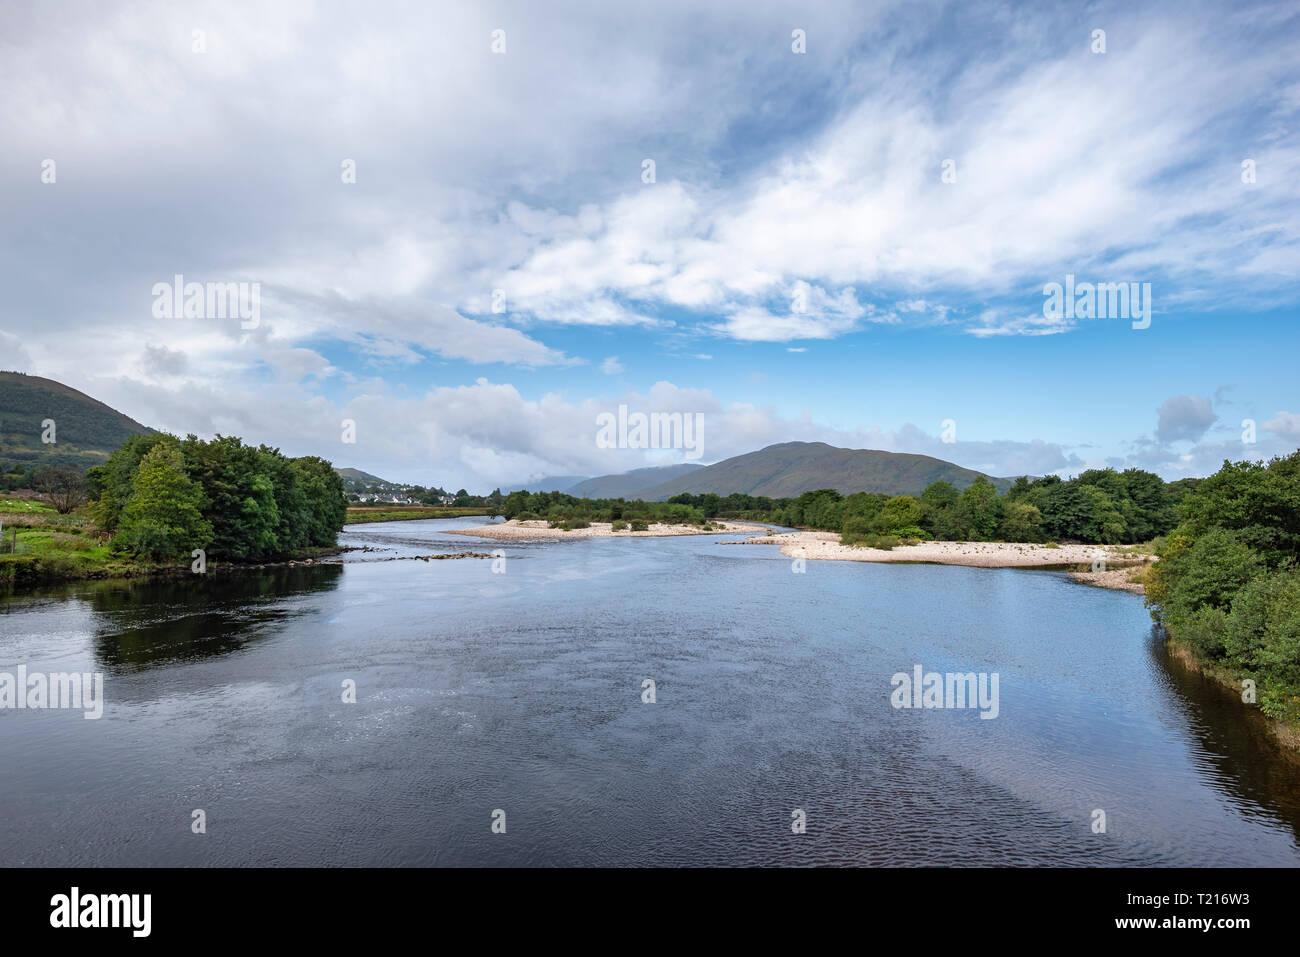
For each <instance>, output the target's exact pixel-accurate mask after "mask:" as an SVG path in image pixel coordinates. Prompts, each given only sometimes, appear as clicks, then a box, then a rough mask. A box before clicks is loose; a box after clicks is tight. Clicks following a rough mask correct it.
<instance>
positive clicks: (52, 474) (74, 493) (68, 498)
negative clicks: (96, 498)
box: [31, 465, 90, 515]
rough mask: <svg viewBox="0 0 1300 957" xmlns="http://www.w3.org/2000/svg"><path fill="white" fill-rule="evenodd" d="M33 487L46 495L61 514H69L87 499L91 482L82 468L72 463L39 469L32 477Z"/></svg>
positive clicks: (47, 499)
mask: <svg viewBox="0 0 1300 957" xmlns="http://www.w3.org/2000/svg"><path fill="white" fill-rule="evenodd" d="M31 483H32V488H33V489H35V490H36V491H38V492H40V493H41V494H42V495H44V496H45V499H46V501H48V502H49V503H50V504H51V505H53V506H54V510H55V511H56V512H58V513H59V514H60V515H67V514H68V513H69V512H71V511H72V510H73V509H75V508H76V507H77V506H79V505H82V504H84V503H85V501H86V497H87V495H88V494H89V492H90V484H89V483H88V482H87V481H86V477H85V476H84V475H82V474H81V470H80V469H78V468H76V467H75V466H71V465H56V466H54V467H51V468H43V469H38V470H37V471H36V472H35V473H34V474H33V475H32V478H31Z"/></svg>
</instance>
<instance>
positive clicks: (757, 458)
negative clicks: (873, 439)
mask: <svg viewBox="0 0 1300 957" xmlns="http://www.w3.org/2000/svg"><path fill="white" fill-rule="evenodd" d="M982 474H983V473H982V472H976V471H974V470H973V469H967V468H962V467H961V466H960V465H954V464H953V463H951V462H945V461H943V460H942V459H936V458H931V457H930V456H928V455H913V454H911V453H908V452H882V451H879V450H877V449H838V448H835V447H834V446H832V445H827V444H826V443H825V442H784V443H782V444H780V445H769V446H768V447H767V448H765V449H759V450H758V451H757V452H749V453H746V454H745V455H737V456H735V457H733V458H729V459H724V460H723V461H721V462H718V463H716V464H714V465H709V466H706V467H705V468H701V469H696V470H694V471H691V472H690V473H689V474H687V475H681V476H678V477H677V478H674V479H670V480H669V481H666V482H662V483H660V484H659V485H654V486H651V487H650V488H647V489H645V490H643V492H642V494H641V497H642V498H644V499H645V500H646V501H648V502H653V501H662V500H664V499H666V498H671V497H672V496H674V495H680V494H681V493H683V492H694V493H707V492H714V493H716V494H718V495H729V494H731V493H732V492H742V493H744V494H747V495H759V496H767V497H768V498H790V497H793V496H796V495H801V494H803V493H804V492H811V491H814V490H815V489H819V488H833V489H836V490H838V491H839V492H840V493H842V494H844V495H848V494H851V493H853V492H883V493H885V494H886V495H919V494H920V493H921V492H922V491H924V489H925V487H926V486H927V485H929V484H930V483H931V482H938V481H941V480H945V481H948V482H951V483H952V484H953V485H955V486H956V487H957V488H958V489H963V488H965V487H966V486H968V485H970V484H971V483H972V482H974V481H975V479H976V478H977V477H978V476H980V475H982ZM986 477H987V478H989V479H990V481H992V482H993V484H994V485H995V486H996V487H997V489H998V491H999V492H1005V491H1006V490H1007V489H1008V488H1010V487H1011V483H1012V481H1013V480H1012V479H1009V478H992V476H986Z"/></svg>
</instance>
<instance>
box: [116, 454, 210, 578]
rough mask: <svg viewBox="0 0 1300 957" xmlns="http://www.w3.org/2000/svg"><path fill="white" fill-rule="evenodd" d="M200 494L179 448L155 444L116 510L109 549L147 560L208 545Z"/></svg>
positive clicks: (173, 556)
mask: <svg viewBox="0 0 1300 957" xmlns="http://www.w3.org/2000/svg"><path fill="white" fill-rule="evenodd" d="M203 504H204V502H203V490H202V489H201V488H199V486H198V485H196V484H195V483H194V482H192V481H191V480H190V478H189V476H187V475H186V474H185V462H184V459H183V458H182V456H181V453H180V450H179V449H177V448H176V447H175V446H174V445H172V444H170V443H159V444H158V445H157V446H155V447H154V449H153V450H152V451H150V452H148V453H147V454H146V455H145V456H144V458H143V459H141V460H140V467H139V468H138V469H136V471H135V475H134V476H132V478H131V494H130V495H128V496H127V499H126V503H125V505H124V506H123V507H122V512H121V517H120V521H119V523H118V532H117V535H116V536H115V537H114V539H113V543H114V547H116V548H118V549H120V550H123V551H127V552H131V553H132V554H135V555H138V556H139V557H142V558H148V559H151V560H153V561H167V560H170V559H175V558H178V557H180V556H182V555H188V553H189V552H190V550H191V549H194V548H202V547H205V546H206V545H207V544H208V541H209V538H210V537H211V534H212V527H211V526H210V525H209V524H208V522H207V521H206V520H205V519H204V518H203Z"/></svg>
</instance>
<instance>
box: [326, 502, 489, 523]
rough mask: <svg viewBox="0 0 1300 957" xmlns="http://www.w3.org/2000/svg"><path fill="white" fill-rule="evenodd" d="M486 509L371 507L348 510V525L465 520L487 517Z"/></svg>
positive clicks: (424, 506) (401, 506)
mask: <svg viewBox="0 0 1300 957" xmlns="http://www.w3.org/2000/svg"><path fill="white" fill-rule="evenodd" d="M487 514H488V510H487V509H485V508H436V507H434V506H432V505H389V506H384V505H371V506H365V505H363V506H359V507H358V506H353V507H351V508H349V509H348V518H347V522H346V523H345V524H347V525H364V524H365V523H367V522H404V521H410V520H412V519H417V518H464V517H465V516H466V515H482V516H483V517H485V518H486V517H487Z"/></svg>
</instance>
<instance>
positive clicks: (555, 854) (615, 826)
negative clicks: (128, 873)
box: [0, 519, 1300, 866]
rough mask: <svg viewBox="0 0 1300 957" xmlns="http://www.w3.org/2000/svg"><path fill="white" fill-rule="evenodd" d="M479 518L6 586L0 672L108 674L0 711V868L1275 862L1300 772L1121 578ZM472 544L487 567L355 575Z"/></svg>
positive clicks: (359, 531) (1296, 817)
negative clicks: (1121, 587) (969, 682)
mask: <svg viewBox="0 0 1300 957" xmlns="http://www.w3.org/2000/svg"><path fill="white" fill-rule="evenodd" d="M477 521H478V520H476V519H460V520H446V521H423V522H397V523H387V524H376V525H363V526H354V527H352V528H350V529H349V530H348V531H347V532H346V533H345V535H344V543H345V544H354V545H371V546H374V547H377V548H381V549H387V550H385V551H375V552H367V553H360V552H353V553H350V554H349V555H348V556H347V561H346V562H345V563H344V564H342V565H326V566H317V567H295V568H286V569H279V570H276V571H264V572H243V573H239V574H225V575H220V576H218V575H210V576H208V577H207V578H204V579H197V578H196V579H195V580H188V579H187V580H185V581H183V582H174V583H154V584H102V583H101V584H84V585H77V586H73V587H68V588H63V589H57V590H51V591H46V592H43V593H40V594H38V595H29V596H20V597H14V598H9V599H6V600H0V671H9V672H13V671H14V670H15V669H16V668H17V666H18V665H26V666H27V667H28V669H29V671H44V672H56V671H74V670H75V671H101V672H103V673H104V674H105V696H106V699H107V703H106V706H105V711H104V717H103V718H102V719H101V720H98V721H88V720H85V719H84V718H83V717H82V715H81V713H80V712H77V711H53V710H51V711H0V864H2V865H151V864H169V865H208V864H211V865H240V864H266V865H290V864H345V865H348V864H374V865H439V864H442V865H470V864H501V865H508V864H523V865H566V864H649V865H653V864H817V863H833V864H1038V865H1061V864H1101V865H1106V864H1139V865H1143V864H1145V865H1245V866H1252V865H1295V864H1297V863H1300V848H1298V844H1297V834H1298V833H1300V774H1298V773H1297V770H1296V769H1295V768H1294V767H1293V766H1292V765H1289V764H1287V763H1285V762H1283V761H1281V760H1280V759H1279V758H1278V757H1277V756H1276V755H1275V754H1274V753H1273V752H1272V751H1271V750H1270V749H1269V748H1268V747H1267V746H1265V745H1263V744H1262V743H1260V739H1259V738H1258V737H1257V736H1256V735H1254V734H1252V733H1251V732H1250V731H1249V730H1248V728H1247V727H1246V725H1245V724H1244V723H1243V717H1244V716H1243V713H1242V706H1241V705H1239V704H1237V703H1235V702H1233V701H1231V700H1229V699H1226V698H1225V697H1224V696H1223V695H1222V694H1220V693H1219V692H1218V691H1216V689H1213V688H1211V687H1209V686H1208V685H1207V684H1206V683H1205V682H1204V681H1203V680H1201V679H1200V678H1198V677H1196V676H1194V675H1189V674H1186V673H1184V672H1182V671H1181V670H1180V669H1179V668H1178V666H1177V665H1175V664H1173V663H1171V662H1169V661H1167V660H1166V658H1165V655H1164V653H1163V651H1162V650H1161V648H1160V645H1159V643H1158V642H1157V641H1156V640H1155V638H1154V637H1153V635H1152V632H1151V622H1150V619H1149V617H1148V615H1147V613H1146V611H1145V609H1144V608H1143V606H1142V602H1141V600H1140V599H1138V598H1137V597H1136V596H1133V595H1129V594H1125V593H1121V592H1110V591H1102V590H1100V589H1093V588H1086V587H1082V586H1079V585H1076V584H1073V583H1071V582H1070V581H1068V579H1067V578H1066V577H1065V576H1064V575H1063V574H1060V573H1055V572H1042V571H1016V570H990V569H979V568H959V567H945V566H929V565H896V566H891V565H873V564H865V563H848V562H808V563H807V570H806V572H805V573H804V574H796V573H794V572H793V571H792V568H791V562H790V560H789V559H786V558H783V557H782V556H781V555H780V554H779V552H778V551H777V550H776V549H775V548H773V547H759V546H745V547H724V546H720V545H718V544H717V543H718V542H719V541H731V540H735V538H736V536H728V535H722V536H697V537H685V538H666V539H635V540H629V539H621V540H620V539H587V540H579V541H566V542H551V543H505V544H503V543H498V542H488V541H483V540H479V539H467V538H464V537H461V536H454V535H447V534H445V529H448V528H456V527H461V528H464V527H468V526H470V525H473V524H475V523H476V522H477ZM467 548H470V549H473V550H476V551H491V550H493V549H497V548H504V550H505V553H506V555H507V560H506V565H505V571H504V573H502V574H496V573H493V571H492V563H491V562H490V561H486V560H477V559H462V560H455V561H430V562H421V561H375V559H378V558H384V557H389V556H393V555H408V556H409V555H416V554H424V555H427V554H430V553H434V552H455V551H463V550H466V549H467ZM917 664H920V665H922V666H923V667H924V668H925V669H926V670H927V671H939V672H949V671H952V672H971V671H973V672H997V673H998V675H999V715H998V717H997V718H996V719H993V720H983V719H981V718H980V717H979V712H978V711H976V710H919V711H918V710H895V709H894V708H893V707H891V705H890V692H891V690H892V689H891V684H890V678H891V676H892V675H893V674H894V673H895V672H909V673H910V672H911V670H912V668H913V666H914V665H917ZM646 678H651V679H654V681H655V682H656V694H657V701H656V702H655V703H654V704H643V703H642V701H641V692H642V681H643V679H646ZM345 679H352V680H354V681H355V682H356V687H357V703H356V704H344V703H343V702H342V700H341V695H342V683H343V682H344V680H345ZM196 808H202V809H203V810H204V811H205V812H206V815H207V833H206V834H204V835H195V834H193V833H191V829H190V821H191V812H192V811H193V810H194V809H196ZM498 808H499V809H503V810H504V811H505V812H506V821H507V831H506V833H505V834H493V833H492V832H491V830H490V825H491V819H492V813H493V811H494V810H495V809H498ZM796 808H798V809H802V810H803V811H805V812H806V814H807V820H808V828H807V833H805V834H793V833H791V827H790V824H791V812H792V811H793V810H794V809H796ZM1094 809H1101V810H1104V811H1105V813H1106V825H1107V829H1106V833H1104V834H1095V833H1093V831H1092V826H1091V825H1092V820H1093V818H1092V815H1093V811H1094Z"/></svg>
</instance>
